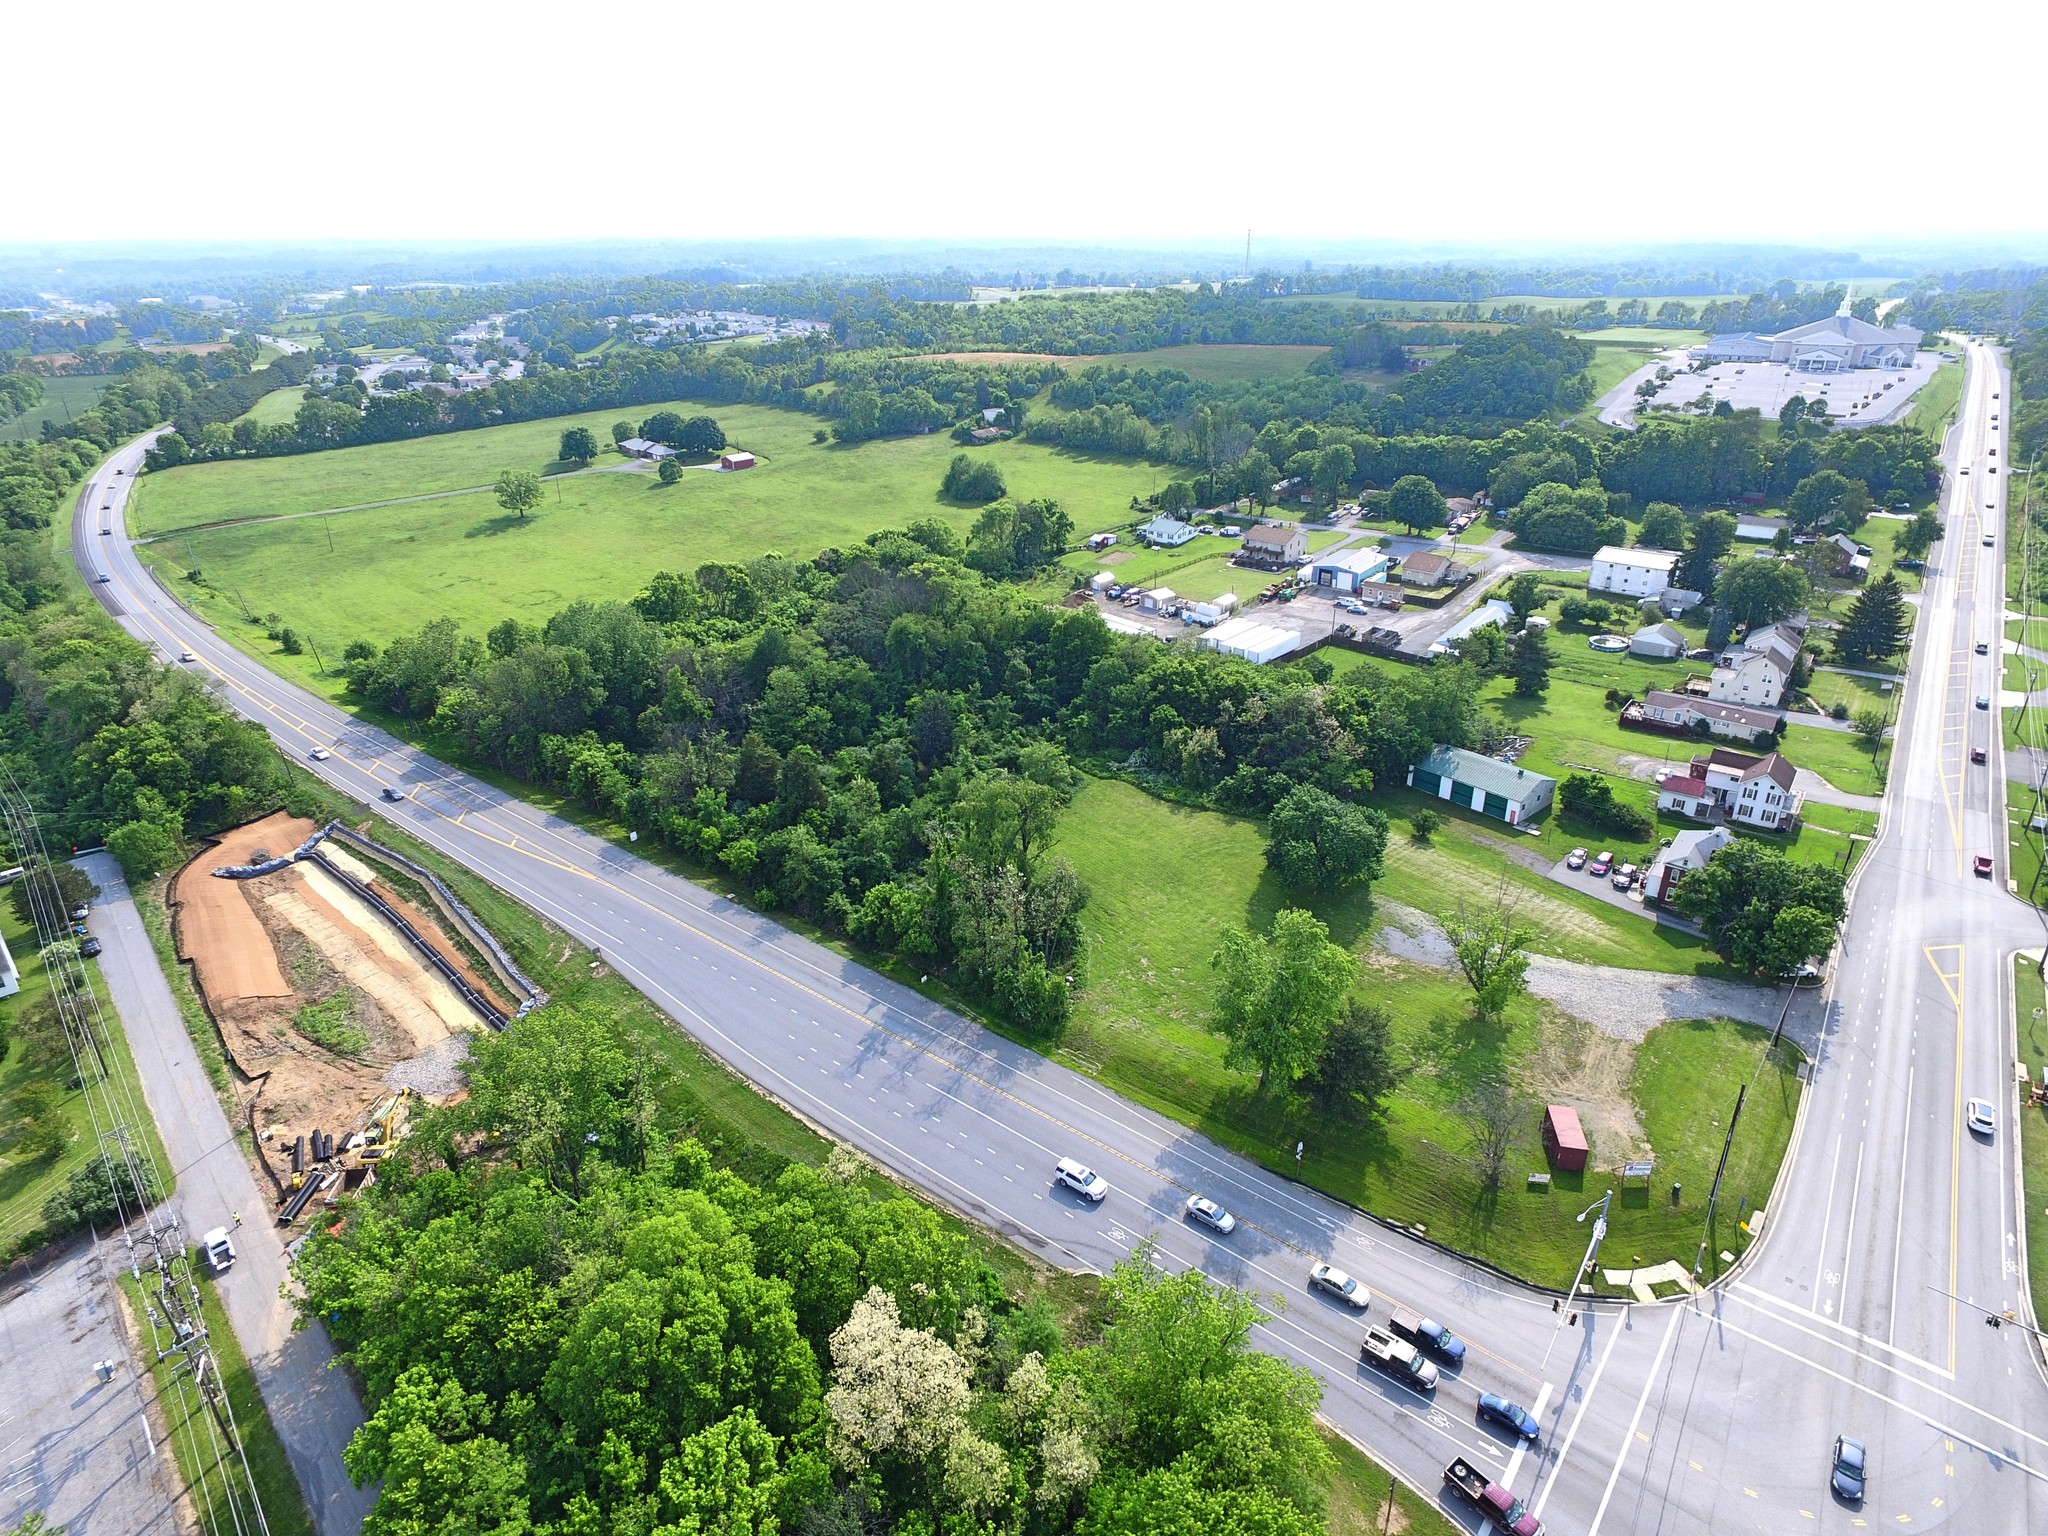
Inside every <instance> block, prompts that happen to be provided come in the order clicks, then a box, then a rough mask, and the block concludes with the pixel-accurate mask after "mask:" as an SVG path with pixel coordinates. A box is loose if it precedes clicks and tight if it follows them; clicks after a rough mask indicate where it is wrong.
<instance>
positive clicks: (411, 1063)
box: [384, 1032, 469, 1099]
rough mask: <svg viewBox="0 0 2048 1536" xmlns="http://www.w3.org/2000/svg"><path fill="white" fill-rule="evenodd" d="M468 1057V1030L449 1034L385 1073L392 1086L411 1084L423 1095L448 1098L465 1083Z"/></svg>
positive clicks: (402, 1086) (428, 1097)
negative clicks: (465, 1063)
mask: <svg viewBox="0 0 2048 1536" xmlns="http://www.w3.org/2000/svg"><path fill="white" fill-rule="evenodd" d="M468 1059H469V1035H468V1033H467V1032H464V1033H461V1034H454V1035H450V1036H449V1037H448V1038H447V1039H446V1040H442V1041H438V1042H437V1043H435V1044H433V1045H430V1046H428V1047H427V1048H426V1049H425V1050H424V1051H421V1052H420V1053H419V1054H418V1055H417V1056H412V1057H409V1058H407V1059H406V1060H404V1061H401V1062H399V1063H398V1064H397V1065H396V1066H394V1067H393V1068H392V1069H391V1070H390V1071H389V1072H386V1073H385V1074H384V1081H385V1083H386V1084H387V1085H388V1086H390V1087H393V1088H410V1089H412V1090H413V1092H415V1093H417V1094H418V1095H419V1096H420V1097H421V1098H424V1099H445V1098H447V1097H448V1096H449V1095H451V1094H454V1093H457V1092H460V1091H461V1089H462V1087H463V1082H462V1064H463V1063H464V1062H465V1061H467V1060H468Z"/></svg>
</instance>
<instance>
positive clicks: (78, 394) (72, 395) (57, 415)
mask: <svg viewBox="0 0 2048 1536" xmlns="http://www.w3.org/2000/svg"><path fill="white" fill-rule="evenodd" d="M113 382H114V381H113V379H112V378H110V377H107V376H105V375H95V374H80V375H77V376H76V377H70V378H61V379H44V380H43V381H42V384H43V403H42V404H41V405H39V406H37V407H35V409H33V410H32V411H30V412H29V413H28V414H27V415H26V416H17V417H15V418H14V420H12V421H0V443H14V442H25V441H27V440H29V439H31V438H37V437H41V436H42V435H43V423H44V422H46V421H55V422H66V421H69V420H71V419H72V418H73V417H74V416H76V415H77V414H78V413H79V412H80V411H89V410H91V409H92V408H93V406H95V405H96V404H98V403H99V398H100V391H101V390H103V389H105V388H106V387H107V386H108V385H109V384H111V383H113Z"/></svg>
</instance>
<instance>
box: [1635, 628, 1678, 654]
mask: <svg viewBox="0 0 2048 1536" xmlns="http://www.w3.org/2000/svg"><path fill="white" fill-rule="evenodd" d="M1628 648H1629V652H1630V654H1631V655H1635V656H1649V657H1652V658H1655V659H1659V660H1663V661H1670V660H1672V659H1673V658H1675V657H1679V656H1683V655H1684V654H1685V636H1684V635H1682V634H1680V633H1679V632H1678V631H1677V630H1675V629H1673V628H1672V627H1671V626H1670V625H1669V624H1646V625H1644V626H1643V627H1642V628H1641V629H1639V630H1637V631H1636V632H1635V633H1634V634H1633V635H1631V636H1630V637H1629V642H1628Z"/></svg>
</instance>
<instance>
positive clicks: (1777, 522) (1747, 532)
mask: <svg viewBox="0 0 2048 1536" xmlns="http://www.w3.org/2000/svg"><path fill="white" fill-rule="evenodd" d="M1791 526H1792V525H1791V523H1789V522H1787V521H1786V520H1785V519H1784V518H1782V517H1765V516H1764V515H1763V513H1761V512H1738V513H1736V514H1735V537H1737V538H1738V539H1748V540H1749V541H1750V542H1751V543H1752V544H1768V543H1770V542H1771V541H1772V540H1773V539H1775V538H1777V536H1778V535H1779V534H1781V533H1783V532H1784V531H1785V530H1786V529H1787V528H1790V527H1791Z"/></svg>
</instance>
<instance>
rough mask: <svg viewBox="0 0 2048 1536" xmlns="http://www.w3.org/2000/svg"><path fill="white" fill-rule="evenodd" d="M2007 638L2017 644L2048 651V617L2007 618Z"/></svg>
mask: <svg viewBox="0 0 2048 1536" xmlns="http://www.w3.org/2000/svg"><path fill="white" fill-rule="evenodd" d="M2005 638H2006V639H2008V640H2010V641H2012V642H2013V643H2014V644H2016V645H2024V646H2027V647H2029V648H2030V649H2033V650H2036V651H2048V619H2007V620H2006V621H2005Z"/></svg>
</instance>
